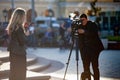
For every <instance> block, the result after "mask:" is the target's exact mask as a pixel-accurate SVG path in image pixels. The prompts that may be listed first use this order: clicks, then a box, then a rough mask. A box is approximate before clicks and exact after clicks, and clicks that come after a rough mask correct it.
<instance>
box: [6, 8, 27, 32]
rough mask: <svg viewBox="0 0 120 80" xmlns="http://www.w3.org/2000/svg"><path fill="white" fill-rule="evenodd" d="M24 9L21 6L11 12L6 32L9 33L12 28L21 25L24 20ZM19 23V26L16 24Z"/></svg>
mask: <svg viewBox="0 0 120 80" xmlns="http://www.w3.org/2000/svg"><path fill="white" fill-rule="evenodd" d="M25 13H26V12H25V10H24V9H22V8H16V9H15V10H14V12H13V13H12V16H11V18H10V21H9V24H8V26H7V28H6V30H7V32H8V34H11V33H12V31H13V30H16V29H18V28H19V27H21V26H22V27H23V24H24V22H25V21H24V20H23V17H24V16H25ZM18 25H19V26H18Z"/></svg>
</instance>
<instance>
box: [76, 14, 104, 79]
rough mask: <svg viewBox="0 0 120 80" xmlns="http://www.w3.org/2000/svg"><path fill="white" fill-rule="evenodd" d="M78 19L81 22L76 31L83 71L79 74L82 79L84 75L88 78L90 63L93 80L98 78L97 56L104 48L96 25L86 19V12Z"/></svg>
mask: <svg viewBox="0 0 120 80" xmlns="http://www.w3.org/2000/svg"><path fill="white" fill-rule="evenodd" d="M80 20H81V21H82V22H81V24H80V26H79V29H78V33H79V48H80V53H81V58H82V62H83V68H84V72H83V73H82V75H81V76H82V80H84V78H85V76H88V77H89V78H90V74H91V72H90V64H92V69H93V74H94V80H100V73H99V62H98V58H99V54H100V52H101V51H102V50H103V49H104V48H103V44H102V42H101V40H100V38H99V35H98V27H97V25H96V23H95V22H92V21H88V18H87V15H86V14H82V15H81V16H80ZM88 80H91V79H88Z"/></svg>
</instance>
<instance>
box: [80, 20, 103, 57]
mask: <svg viewBox="0 0 120 80" xmlns="http://www.w3.org/2000/svg"><path fill="white" fill-rule="evenodd" d="M79 28H80V29H81V28H82V29H84V31H85V33H83V34H79V47H80V51H81V52H82V53H89V54H90V55H94V54H99V53H100V52H101V51H102V50H103V49H104V47H103V44H102V42H101V40H100V38H99V35H98V26H97V25H96V23H94V22H91V21H88V22H87V24H86V25H85V26H83V25H82V24H81V25H80V26H79Z"/></svg>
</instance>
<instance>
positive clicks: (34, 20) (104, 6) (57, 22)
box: [0, 0, 120, 49]
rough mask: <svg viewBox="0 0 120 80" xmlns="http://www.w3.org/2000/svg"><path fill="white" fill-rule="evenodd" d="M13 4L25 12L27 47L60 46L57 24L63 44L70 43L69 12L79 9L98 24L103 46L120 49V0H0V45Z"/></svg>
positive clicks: (0, 44) (5, 40) (5, 36)
mask: <svg viewBox="0 0 120 80" xmlns="http://www.w3.org/2000/svg"><path fill="white" fill-rule="evenodd" d="M17 7H22V8H24V9H25V10H26V11H27V15H26V17H27V19H26V24H25V28H26V30H29V31H30V32H31V33H30V36H28V46H37V47H60V46H61V44H62V43H63V42H64V41H62V40H61V36H62V35H61V32H60V28H61V26H64V29H63V33H64V34H63V35H64V37H65V41H66V42H69V43H67V44H66V46H68V45H70V41H67V40H69V34H70V31H71V30H70V27H71V21H70V19H69V14H70V13H71V12H74V11H79V12H80V14H81V13H86V14H87V15H88V17H89V19H90V20H92V21H94V22H96V23H97V24H98V26H99V31H100V37H101V39H102V41H103V42H105V43H106V44H105V46H106V48H107V49H111V48H113V49H118V48H120V43H119V42H120V0H84V1H83V0H0V46H6V45H7V42H8V40H7V35H6V33H5V28H6V26H7V24H8V23H9V19H10V17H11V14H12V12H13V11H14V9H15V8H17ZM63 23H64V25H63ZM113 43H114V44H113ZM116 43H117V44H116Z"/></svg>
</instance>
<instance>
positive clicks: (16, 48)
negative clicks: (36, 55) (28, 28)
mask: <svg viewBox="0 0 120 80" xmlns="http://www.w3.org/2000/svg"><path fill="white" fill-rule="evenodd" d="M25 43H26V37H25V34H24V30H23V28H22V26H19V28H18V29H16V30H14V31H13V32H12V33H11V35H10V42H9V45H8V51H10V52H11V53H15V54H20V55H23V54H24V55H26V51H25Z"/></svg>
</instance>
